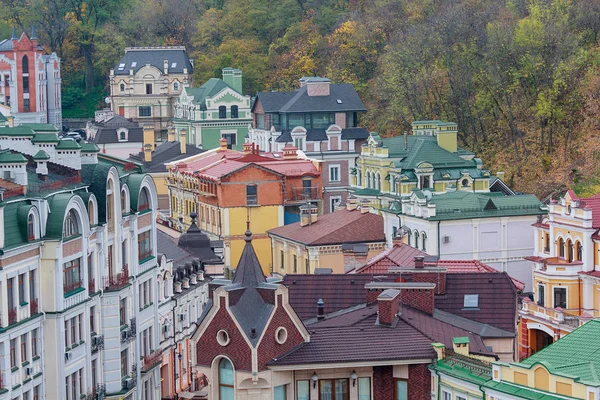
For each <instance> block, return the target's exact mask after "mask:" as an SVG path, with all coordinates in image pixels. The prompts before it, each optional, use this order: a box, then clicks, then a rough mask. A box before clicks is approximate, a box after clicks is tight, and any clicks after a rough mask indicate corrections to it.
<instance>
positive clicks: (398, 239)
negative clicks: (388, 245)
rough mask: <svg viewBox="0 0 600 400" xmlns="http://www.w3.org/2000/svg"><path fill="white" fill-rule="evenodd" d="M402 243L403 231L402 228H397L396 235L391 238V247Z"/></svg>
mask: <svg viewBox="0 0 600 400" xmlns="http://www.w3.org/2000/svg"><path fill="white" fill-rule="evenodd" d="M402 244H404V231H403V230H402V228H398V230H397V231H396V235H395V236H394V237H393V238H392V247H396V246H400V245H402Z"/></svg>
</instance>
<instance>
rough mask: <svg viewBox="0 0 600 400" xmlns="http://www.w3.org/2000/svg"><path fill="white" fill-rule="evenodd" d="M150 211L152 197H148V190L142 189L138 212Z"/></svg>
mask: <svg viewBox="0 0 600 400" xmlns="http://www.w3.org/2000/svg"><path fill="white" fill-rule="evenodd" d="M148 209H150V196H149V195H148V189H146V188H142V190H141V191H140V198H139V200H138V211H139V212H142V211H146V210H148Z"/></svg>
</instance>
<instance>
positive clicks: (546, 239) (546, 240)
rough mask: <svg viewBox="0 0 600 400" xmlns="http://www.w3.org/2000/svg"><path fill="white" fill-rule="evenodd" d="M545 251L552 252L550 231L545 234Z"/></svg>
mask: <svg viewBox="0 0 600 400" xmlns="http://www.w3.org/2000/svg"><path fill="white" fill-rule="evenodd" d="M544 252H546V253H549V252H550V234H548V233H546V236H544Z"/></svg>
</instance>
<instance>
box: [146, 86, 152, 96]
mask: <svg viewBox="0 0 600 400" xmlns="http://www.w3.org/2000/svg"><path fill="white" fill-rule="evenodd" d="M146 94H152V84H151V83H146Z"/></svg>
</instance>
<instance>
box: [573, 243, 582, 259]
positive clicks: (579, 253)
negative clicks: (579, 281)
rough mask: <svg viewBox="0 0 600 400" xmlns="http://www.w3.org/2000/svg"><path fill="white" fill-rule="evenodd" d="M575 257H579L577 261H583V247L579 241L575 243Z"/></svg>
mask: <svg viewBox="0 0 600 400" xmlns="http://www.w3.org/2000/svg"><path fill="white" fill-rule="evenodd" d="M575 257H577V258H576V260H577V261H581V260H582V259H583V247H582V246H581V243H579V241H577V242H575Z"/></svg>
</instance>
